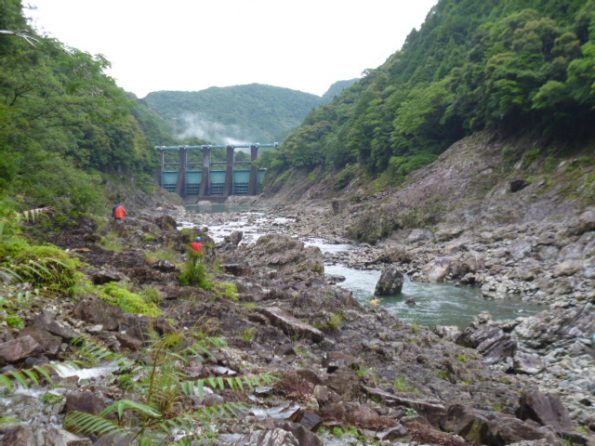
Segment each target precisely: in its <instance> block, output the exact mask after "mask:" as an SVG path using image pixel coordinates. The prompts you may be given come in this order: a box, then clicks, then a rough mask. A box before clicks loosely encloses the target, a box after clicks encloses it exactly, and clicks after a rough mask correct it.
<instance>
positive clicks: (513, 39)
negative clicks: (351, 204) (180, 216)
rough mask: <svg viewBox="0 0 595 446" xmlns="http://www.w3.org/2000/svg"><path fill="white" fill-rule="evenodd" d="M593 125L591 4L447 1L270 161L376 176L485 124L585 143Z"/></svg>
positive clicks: (594, 7) (278, 167)
mask: <svg viewBox="0 0 595 446" xmlns="http://www.w3.org/2000/svg"><path fill="white" fill-rule="evenodd" d="M593 122H595V1H594V0H587V1H585V0H504V1H500V0H486V1H482V2H478V1H475V0H440V1H439V2H438V3H437V5H436V6H435V7H434V8H432V10H431V11H430V13H429V14H428V16H427V18H426V20H425V22H424V24H423V25H422V26H421V28H420V29H419V30H413V31H412V32H411V33H410V34H409V36H408V37H407V40H406V42H405V44H404V45H403V47H402V49H401V50H400V51H397V52H396V53H395V54H393V55H392V56H391V57H389V59H388V60H387V61H386V62H385V63H384V64H383V65H382V66H381V67H379V68H377V69H374V70H370V71H369V72H368V73H367V75H366V76H365V77H364V78H363V79H362V80H361V81H359V82H357V83H356V84H355V85H353V86H352V87H351V88H349V89H347V90H344V91H343V93H342V95H341V96H339V97H338V98H337V99H335V100H334V101H333V102H331V103H330V104H328V105H325V106H322V107H321V108H318V109H316V110H314V111H312V112H311V113H310V115H309V116H308V117H307V118H306V120H305V122H304V124H303V126H301V127H300V128H298V129H297V130H296V131H295V132H294V133H293V134H292V135H290V137H289V138H288V139H287V141H286V143H285V144H284V145H283V146H282V148H281V150H280V151H279V152H278V153H277V154H276V156H274V157H271V159H270V163H269V165H270V167H272V168H273V171H276V172H281V171H282V170H284V169H288V168H292V167H294V168H306V169H314V168H316V167H319V166H325V167H326V168H327V169H335V168H342V167H344V166H346V165H348V164H353V163H359V165H360V166H362V167H363V168H365V169H366V170H367V171H368V172H370V173H372V174H379V173H381V172H384V171H386V170H387V169H392V168H394V166H395V165H400V164H402V157H416V159H417V160H426V161H431V160H433V159H435V158H436V154H439V153H440V152H442V151H443V150H445V149H446V148H447V147H448V146H449V145H450V144H452V143H453V142H454V141H456V140H457V139H460V138H461V137H463V136H465V135H468V134H470V133H472V132H474V131H476V130H480V129H484V128H492V129H498V130H500V131H502V132H505V133H509V134H512V133H514V132H519V131H523V132H538V133H540V134H542V135H544V136H545V137H548V138H564V139H565V140H577V139H579V138H585V137H589V136H592V135H593V133H592V132H593ZM413 164H414V165H418V164H419V163H418V162H417V161H416V162H415V163H413Z"/></svg>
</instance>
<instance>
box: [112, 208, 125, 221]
mask: <svg viewBox="0 0 595 446" xmlns="http://www.w3.org/2000/svg"><path fill="white" fill-rule="evenodd" d="M127 215H128V212H126V208H125V207H124V205H123V204H122V203H118V204H116V205H115V206H114V208H113V209H112V216H113V217H114V220H115V221H116V223H121V222H122V221H124V218H126V216H127Z"/></svg>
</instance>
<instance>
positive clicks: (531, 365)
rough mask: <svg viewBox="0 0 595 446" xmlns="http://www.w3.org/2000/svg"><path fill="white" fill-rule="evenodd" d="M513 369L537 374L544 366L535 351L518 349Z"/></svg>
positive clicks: (528, 373) (527, 373)
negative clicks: (529, 351)
mask: <svg viewBox="0 0 595 446" xmlns="http://www.w3.org/2000/svg"><path fill="white" fill-rule="evenodd" d="M512 361H513V363H512V364H513V370H514V371H515V372H516V373H524V374H526V375H535V374H537V373H539V372H541V371H542V370H543V368H544V365H543V361H542V360H541V358H540V357H539V356H538V355H536V354H535V353H528V352H522V351H517V352H516V353H515V354H514V357H513V358H512Z"/></svg>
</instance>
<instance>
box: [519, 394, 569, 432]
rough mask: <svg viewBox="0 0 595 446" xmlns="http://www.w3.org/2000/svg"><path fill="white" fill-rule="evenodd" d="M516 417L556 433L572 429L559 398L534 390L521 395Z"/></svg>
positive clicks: (566, 412)
mask: <svg viewBox="0 0 595 446" xmlns="http://www.w3.org/2000/svg"><path fill="white" fill-rule="evenodd" d="M516 416H517V417H519V418H520V419H521V420H533V421H536V422H538V423H539V424H541V425H543V426H550V427H552V428H553V429H554V430H555V431H556V432H565V431H570V430H571V429H572V423H571V421H570V417H569V415H568V411H567V410H566V408H565V407H564V406H563V405H562V402H561V401H560V398H558V396H556V395H553V394H545V393H542V392H540V391H538V390H535V389H534V390H530V391H525V392H523V393H522V394H521V397H520V399H519V408H518V409H517V411H516Z"/></svg>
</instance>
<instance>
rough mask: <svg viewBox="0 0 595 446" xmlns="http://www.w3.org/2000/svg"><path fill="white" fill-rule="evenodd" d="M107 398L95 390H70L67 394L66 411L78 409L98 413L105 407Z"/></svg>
mask: <svg viewBox="0 0 595 446" xmlns="http://www.w3.org/2000/svg"><path fill="white" fill-rule="evenodd" d="M106 406H107V402H106V401H105V398H104V397H103V396H101V395H99V394H97V393H93V392H79V391H74V392H68V393H67V394H66V413H69V412H73V411H75V410H76V411H78V412H87V413H91V414H93V415H98V414H99V413H100V412H101V411H102V410H103V409H105V407H106Z"/></svg>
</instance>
